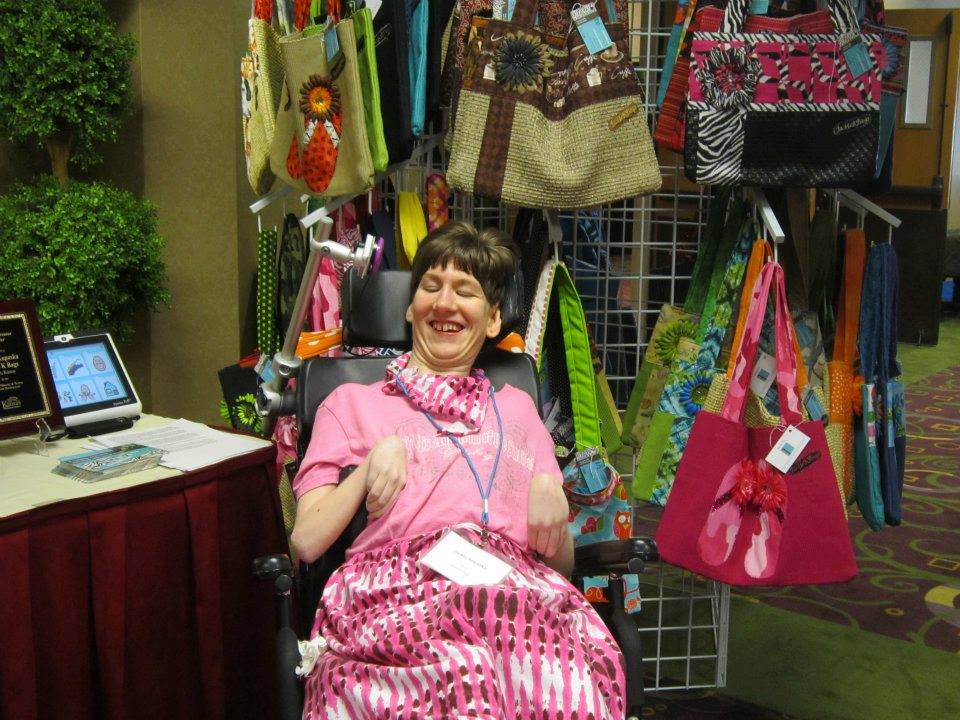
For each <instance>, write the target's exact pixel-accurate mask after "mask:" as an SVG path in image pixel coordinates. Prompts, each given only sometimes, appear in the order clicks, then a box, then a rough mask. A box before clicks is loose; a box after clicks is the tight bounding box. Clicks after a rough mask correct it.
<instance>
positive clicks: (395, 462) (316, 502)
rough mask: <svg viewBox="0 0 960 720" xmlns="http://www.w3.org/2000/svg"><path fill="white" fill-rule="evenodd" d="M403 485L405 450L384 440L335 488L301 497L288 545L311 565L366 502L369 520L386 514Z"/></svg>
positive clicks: (393, 438) (396, 442)
mask: <svg viewBox="0 0 960 720" xmlns="http://www.w3.org/2000/svg"><path fill="white" fill-rule="evenodd" d="M405 482H406V451H405V449H404V446H403V441H402V440H401V439H400V438H398V437H397V436H396V435H390V436H388V437H385V438H383V439H382V440H380V441H379V442H377V444H376V445H374V446H373V448H372V449H371V450H370V453H369V454H368V455H367V457H366V458H364V460H363V462H361V463H360V464H359V465H358V466H357V469H356V470H354V471H353V472H352V473H350V474H349V475H348V476H347V477H346V479H344V480H342V481H341V482H340V483H338V484H336V485H321V486H320V487H317V488H314V489H313V490H310V491H308V492H306V493H304V494H303V496H302V497H301V498H300V500H299V502H298V503H297V518H296V520H295V521H294V524H293V533H292V534H291V536H290V543H291V544H292V545H293V549H294V550H295V551H296V553H297V557H298V558H299V559H301V560H303V561H304V562H307V563H311V562H313V561H314V560H316V559H317V558H318V557H320V556H321V555H323V553H325V552H326V551H327V548H329V547H330V546H331V545H333V543H334V541H335V540H336V539H337V538H338V537H340V535H341V533H343V531H344V529H345V528H346V527H347V525H349V524H350V521H351V520H352V519H353V516H354V515H356V513H357V509H358V508H359V507H360V503H362V502H364V499H366V505H367V511H368V513H369V518H370V519H376V518H378V517H380V516H381V515H383V514H384V513H386V512H387V511H388V510H389V509H390V508H391V507H392V506H393V503H394V502H396V500H397V496H398V495H399V494H400V491H401V490H402V489H403V485H404V483H405Z"/></svg>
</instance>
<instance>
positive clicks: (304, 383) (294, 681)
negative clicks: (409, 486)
mask: <svg viewBox="0 0 960 720" xmlns="http://www.w3.org/2000/svg"><path fill="white" fill-rule="evenodd" d="M521 293H522V281H521V280H520V278H519V277H517V278H515V279H514V281H513V282H512V283H511V286H510V288H509V290H508V293H507V298H506V299H505V301H504V303H503V306H502V308H501V315H502V319H503V323H502V325H503V330H502V331H501V336H502V335H506V334H507V333H508V332H510V330H511V329H512V328H514V327H516V325H517V323H518V319H519V313H520V307H521V300H520V295H521ZM409 300H410V273H409V271H402V270H382V271H380V272H379V273H377V274H375V275H372V276H367V277H359V276H358V275H357V274H356V273H355V272H354V271H353V270H350V271H348V272H347V273H346V275H345V276H344V279H343V283H342V286H341V317H342V318H343V343H344V345H347V346H350V347H388V348H395V349H398V350H408V349H409V348H410V346H411V338H410V327H409V325H408V324H407V323H406V321H405V319H404V312H405V310H406V308H407V306H408V305H409ZM389 361H390V358H388V357H374V356H363V355H350V356H344V357H335V358H330V357H318V358H314V359H312V360H309V361H308V362H306V363H304V365H303V367H302V368H301V370H300V375H299V377H298V379H297V388H296V405H295V408H296V417H297V422H298V426H299V429H300V439H299V446H298V448H297V450H298V453H297V455H298V458H302V457H303V454H304V453H305V452H306V449H307V445H308V443H309V441H310V434H311V430H312V425H313V418H314V414H315V412H316V410H317V408H318V407H319V406H320V404H321V403H322V402H323V400H324V399H325V398H326V397H327V395H329V394H330V392H332V391H333V390H334V389H335V388H336V387H338V386H339V385H341V384H343V383H350V382H353V383H363V384H369V383H372V382H376V381H377V380H380V379H381V378H383V375H384V372H385V370H386V366H387V363H388V362H389ZM476 364H477V366H478V367H482V368H483V369H484V370H485V372H486V374H487V376H488V377H489V378H490V380H491V382H493V384H494V387H496V388H500V387H502V386H503V385H504V384H505V383H509V384H511V385H513V386H514V387H516V388H518V389H520V390H523V391H525V392H526V393H528V394H529V395H530V397H531V398H532V399H533V401H534V403H535V404H536V406H537V407H538V408H539V407H542V405H541V403H540V384H539V381H538V377H537V371H536V367H535V366H534V363H533V359H532V358H531V357H530V356H529V355H526V354H523V353H511V352H506V351H502V350H498V349H496V348H491V349H486V350H484V351H483V352H482V353H481V354H480V357H479V358H478V359H477V363H476ZM351 470H352V468H346V469H344V471H342V475H341V476H342V477H343V476H344V474H348V473H349V472H350V471H351ZM365 526H366V510H365V509H364V507H363V506H362V505H361V506H360V509H359V510H358V512H357V514H356V515H355V516H354V518H353V520H352V521H351V522H350V524H349V525H348V526H347V528H346V529H345V530H344V532H343V534H342V535H341V536H340V537H339V538H338V539H337V541H336V542H335V543H334V544H333V545H332V546H331V547H330V548H329V549H328V550H327V552H326V553H325V554H324V555H323V556H322V557H321V558H320V559H318V560H317V561H316V562H314V563H312V564H310V565H307V564H305V563H300V564H299V567H298V568H297V569H296V571H294V568H293V563H292V562H291V560H290V558H289V556H287V555H269V556H265V557H260V558H257V559H256V560H254V563H253V572H254V575H255V576H257V577H259V578H262V579H269V580H272V581H273V584H274V590H275V593H276V600H277V606H278V618H279V631H278V634H277V640H276V663H277V672H278V684H279V696H280V717H281V718H282V720H296V719H298V718H300V717H301V712H302V710H301V708H302V705H303V685H302V681H301V680H300V678H298V677H297V676H296V674H295V672H294V669H295V668H296V667H297V665H298V664H299V662H300V652H299V648H298V639H297V635H296V632H295V630H294V627H299V628H301V629H302V630H304V631H306V630H307V629H309V628H310V627H311V625H312V621H313V616H314V613H315V610H316V607H317V604H318V603H319V600H320V596H321V594H322V593H323V588H324V585H325V584H326V582H327V580H328V578H329V577H330V575H331V574H332V573H333V572H334V571H335V570H336V569H337V568H338V567H339V566H340V565H341V564H342V563H343V562H344V557H345V553H346V550H347V548H349V547H350V545H351V543H352V542H353V541H354V539H355V538H356V537H357V536H358V535H359V534H360V532H361V531H362V530H363V529H364V527H365ZM658 559H659V556H658V554H657V551H656V546H655V545H654V542H653V540H652V538H630V539H628V540H613V541H607V542H600V543H594V544H591V545H586V546H581V547H577V548H576V549H575V563H574V578H573V580H574V584H577V581H578V579H580V578H584V577H592V576H608V577H609V579H610V580H611V582H610V583H609V591H608V596H609V603H606V604H598V605H594V607H595V608H596V609H597V610H598V612H599V613H600V616H601V617H602V618H603V620H604V622H605V623H606V624H607V626H608V627H609V628H610V630H611V632H612V633H613V635H614V637H615V638H616V640H617V643H618V644H619V646H620V649H621V652H622V653H623V656H624V659H625V664H626V667H625V674H626V691H627V704H626V707H627V710H628V712H627V714H628V716H631V717H633V716H635V717H639V716H640V712H641V709H642V706H643V676H642V668H641V661H642V652H641V646H640V634H639V632H638V630H637V625H636V623H635V622H634V620H633V619H632V618H631V617H630V616H629V615H628V614H627V613H626V612H625V610H624V602H623V589H622V588H623V584H622V582H620V578H621V576H622V575H623V574H626V573H631V574H632V573H641V572H643V569H644V566H645V564H646V563H648V562H655V561H657V560H658ZM294 598H296V601H297V606H298V608H299V612H298V615H297V617H296V618H294V609H293V607H294ZM295 621H296V622H295Z"/></svg>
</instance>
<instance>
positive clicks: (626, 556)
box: [573, 538, 660, 577]
mask: <svg viewBox="0 0 960 720" xmlns="http://www.w3.org/2000/svg"><path fill="white" fill-rule="evenodd" d="M573 557H574V561H573V566H574V568H575V570H574V572H575V573H576V574H577V575H578V576H580V577H583V576H588V575H606V574H608V573H611V572H616V573H640V572H643V569H644V564H645V563H648V562H656V561H657V560H659V559H660V553H659V552H658V551H657V545H656V543H654V541H653V538H629V539H627V540H607V541H605V542H599V543H591V544H590V545H582V546H581V547H578V548H576V549H575V550H574V552H573Z"/></svg>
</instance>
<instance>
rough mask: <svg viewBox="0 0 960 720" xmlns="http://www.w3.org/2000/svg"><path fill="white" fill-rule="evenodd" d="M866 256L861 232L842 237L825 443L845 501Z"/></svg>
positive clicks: (850, 481) (849, 487) (848, 489)
mask: <svg viewBox="0 0 960 720" xmlns="http://www.w3.org/2000/svg"><path fill="white" fill-rule="evenodd" d="M866 255H867V246H866V238H865V237H864V234H863V230H858V229H852V230H847V231H846V233H845V234H844V249H843V280H842V281H841V284H840V301H839V308H838V310H837V332H836V337H835V339H834V342H833V359H832V360H831V361H830V362H829V363H828V364H827V369H828V372H829V373H830V424H829V426H828V430H827V440H828V442H829V444H830V453H831V455H832V457H833V465H834V467H835V468H836V472H837V477H838V478H839V479H840V480H841V482H842V485H843V499H844V501H849V500H850V499H851V498H852V497H853V471H854V462H853V413H854V408H855V406H856V404H857V402H858V395H859V393H860V384H859V382H858V381H857V379H856V377H855V373H854V363H855V361H856V353H857V337H858V335H859V333H860V318H861V312H860V306H861V303H860V295H861V290H862V286H863V277H864V275H863V267H864V261H865V260H866Z"/></svg>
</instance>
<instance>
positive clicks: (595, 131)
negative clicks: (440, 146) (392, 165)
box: [447, 0, 661, 208]
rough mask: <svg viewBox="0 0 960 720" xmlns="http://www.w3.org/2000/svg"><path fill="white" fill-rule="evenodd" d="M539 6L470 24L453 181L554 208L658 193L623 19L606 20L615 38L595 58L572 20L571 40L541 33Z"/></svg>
mask: <svg viewBox="0 0 960 720" xmlns="http://www.w3.org/2000/svg"><path fill="white" fill-rule="evenodd" d="M604 5H605V3H600V4H599V9H600V10H601V11H602V12H603V13H606V10H605V9H604ZM536 8H537V3H536V0H518V2H517V5H516V9H515V10H514V13H513V20H512V22H505V21H502V20H491V19H489V18H482V17H474V18H473V20H472V24H471V32H472V33H474V35H473V36H472V39H470V40H469V42H468V45H467V57H466V61H465V65H464V72H463V80H462V83H461V89H460V94H459V97H458V100H457V108H456V116H455V123H454V129H453V133H454V135H453V151H452V154H451V157H450V166H449V169H448V170H447V179H448V181H449V182H450V186H451V187H452V188H454V189H456V190H460V191H463V192H468V193H473V194H475V195H482V196H484V197H488V198H491V199H494V200H501V201H503V202H505V203H509V204H512V205H520V206H525V207H554V208H561V207H564V208H565V207H575V208H580V207H589V206H591V205H599V204H602V203H607V202H612V201H614V200H619V199H621V198H625V197H632V196H636V195H642V194H646V193H651V192H655V191H656V190H658V189H659V188H660V184H661V177H660V169H659V166H658V165H657V158H656V155H655V153H654V150H653V144H652V143H651V140H650V132H649V131H648V129H647V120H646V114H645V113H644V111H643V107H644V99H643V93H642V90H641V87H640V83H639V81H638V80H637V76H636V73H635V72H634V70H633V65H632V64H631V62H630V49H629V45H628V37H627V27H626V25H624V24H622V23H609V22H608V23H606V24H605V25H606V28H607V32H608V33H609V34H610V37H611V38H612V40H613V41H614V44H613V45H611V46H610V47H609V48H607V49H606V50H604V51H603V52H602V53H599V54H597V55H591V54H590V53H589V52H587V48H586V47H585V46H584V44H583V42H582V40H581V38H580V34H579V30H577V29H576V28H575V27H573V26H571V29H570V31H569V33H568V34H567V36H566V37H561V36H558V35H550V34H547V33H545V32H541V31H540V30H538V29H536V28H535V27H534V14H535V12H536Z"/></svg>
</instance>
